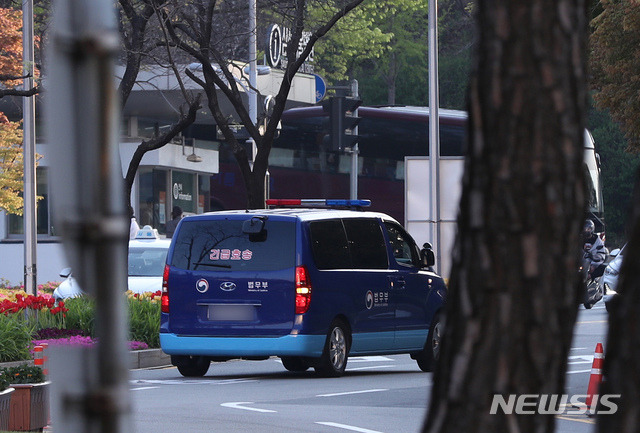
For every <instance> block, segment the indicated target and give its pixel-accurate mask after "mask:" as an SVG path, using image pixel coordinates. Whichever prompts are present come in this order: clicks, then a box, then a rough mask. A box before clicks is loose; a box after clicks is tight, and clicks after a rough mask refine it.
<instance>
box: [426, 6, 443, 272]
mask: <svg viewBox="0 0 640 433" xmlns="http://www.w3.org/2000/svg"><path fill="white" fill-rule="evenodd" d="M439 106H440V98H439V88H438V1H437V0H429V168H430V170H429V173H430V176H429V178H430V182H431V191H430V193H431V194H430V196H429V203H430V209H431V230H430V231H431V241H432V243H433V244H434V245H433V247H434V253H435V256H436V270H437V271H440V261H441V260H440V258H441V248H440V121H439V120H440V113H439Z"/></svg>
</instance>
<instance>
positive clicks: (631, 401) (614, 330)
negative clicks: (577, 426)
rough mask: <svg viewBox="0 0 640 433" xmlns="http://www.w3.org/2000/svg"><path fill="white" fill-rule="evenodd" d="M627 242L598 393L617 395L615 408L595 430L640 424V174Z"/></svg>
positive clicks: (624, 431)
mask: <svg viewBox="0 0 640 433" xmlns="http://www.w3.org/2000/svg"><path fill="white" fill-rule="evenodd" d="M633 203H634V207H633V212H632V215H631V224H629V230H628V232H629V235H630V237H629V241H628V244H627V247H626V248H625V254H624V262H623V263H622V269H621V272H620V281H619V282H618V293H620V297H619V298H617V299H615V301H617V302H615V303H613V304H612V307H611V308H610V313H609V335H608V336H607V346H606V353H605V357H604V378H605V381H604V382H603V383H602V385H601V389H600V395H603V394H619V395H620V398H619V399H614V400H613V401H614V402H615V403H617V404H618V410H617V411H616V412H615V413H613V414H610V415H601V416H599V417H598V431H599V432H603V433H605V432H617V433H631V432H637V431H638V428H639V426H640V411H639V410H638V408H639V407H640V393H638V390H639V389H640V372H639V371H638V360H639V359H640V322H639V321H638V309H639V308H640V290H638V289H639V288H640V173H638V178H637V180H636V185H635V193H634V201H633Z"/></svg>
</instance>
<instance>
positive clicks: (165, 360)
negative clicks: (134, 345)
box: [129, 349, 171, 370]
mask: <svg viewBox="0 0 640 433" xmlns="http://www.w3.org/2000/svg"><path fill="white" fill-rule="evenodd" d="M168 365H171V356H170V355H167V354H166V353H164V352H163V351H162V349H145V350H134V351H131V352H129V368H130V369H132V370H135V369H138V368H151V367H165V366H168Z"/></svg>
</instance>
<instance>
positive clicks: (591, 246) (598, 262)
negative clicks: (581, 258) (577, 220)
mask: <svg viewBox="0 0 640 433" xmlns="http://www.w3.org/2000/svg"><path fill="white" fill-rule="evenodd" d="M595 229H596V226H595V224H594V223H593V221H591V220H589V219H588V220H586V221H585V222H584V228H583V229H582V240H583V241H584V246H583V250H584V254H585V258H586V259H588V260H589V262H590V266H589V279H590V280H594V279H596V278H598V277H600V276H601V275H602V274H604V269H605V268H606V265H605V263H604V261H605V260H606V258H607V251H606V248H605V246H604V241H603V240H602V239H601V238H600V236H598V234H597V233H596V232H595Z"/></svg>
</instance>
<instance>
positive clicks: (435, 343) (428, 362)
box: [415, 314, 442, 372]
mask: <svg viewBox="0 0 640 433" xmlns="http://www.w3.org/2000/svg"><path fill="white" fill-rule="evenodd" d="M441 340H442V322H441V321H440V315H439V314H436V316H435V317H434V318H433V320H432V322H431V328H430V329H429V337H428V338H427V342H426V344H425V346H424V349H423V350H422V352H420V353H418V354H417V356H416V357H415V359H416V361H418V367H420V370H422V371H427V372H428V371H433V369H434V368H435V363H436V361H437V360H438V358H439V357H440V342H441Z"/></svg>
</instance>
